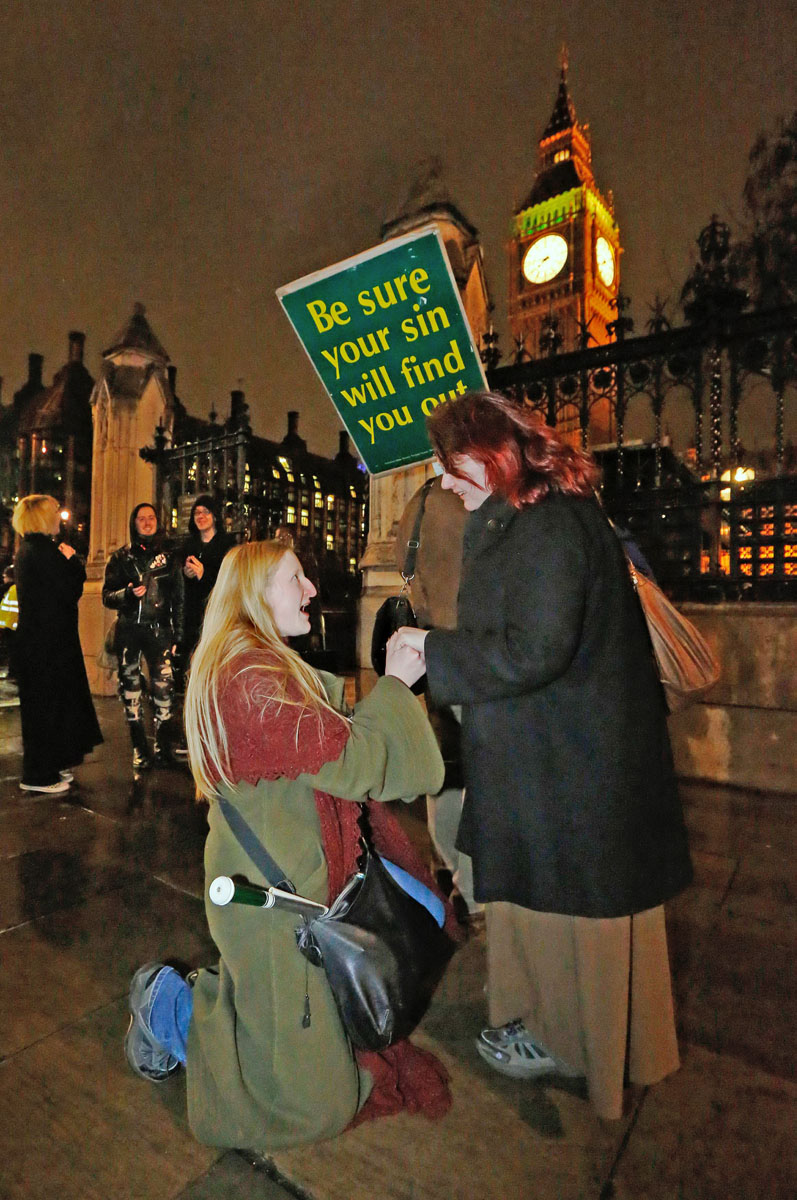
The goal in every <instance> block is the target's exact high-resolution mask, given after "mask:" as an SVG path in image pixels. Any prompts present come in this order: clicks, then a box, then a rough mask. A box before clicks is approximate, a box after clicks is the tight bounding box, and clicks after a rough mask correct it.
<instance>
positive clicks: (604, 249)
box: [595, 237, 614, 287]
mask: <svg viewBox="0 0 797 1200" xmlns="http://www.w3.org/2000/svg"><path fill="white" fill-rule="evenodd" d="M595 265H596V266H597V268H598V277H599V279H600V281H601V283H604V284H605V285H606V287H611V286H612V284H613V283H614V254H613V252H612V248H611V246H610V245H609V243H608V242H607V241H606V238H605V237H599V238H598V240H597V242H596V243H595Z"/></svg>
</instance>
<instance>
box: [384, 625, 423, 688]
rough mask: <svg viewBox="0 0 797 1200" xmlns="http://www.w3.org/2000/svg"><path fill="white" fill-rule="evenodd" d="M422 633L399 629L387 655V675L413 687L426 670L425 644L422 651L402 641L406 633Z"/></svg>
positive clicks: (392, 638) (391, 641) (390, 642)
mask: <svg viewBox="0 0 797 1200" xmlns="http://www.w3.org/2000/svg"><path fill="white" fill-rule="evenodd" d="M407 632H409V633H421V632H423V631H422V630H416V629H412V630H406V629H399V630H397V632H396V633H394V634H393V636H392V637H391V638H390V639H389V641H388V643H387V650H386V653H385V675H393V676H395V678H396V679H400V680H401V682H402V683H406V685H407V687H412V685H413V684H414V683H417V682H418V680H419V679H420V677H421V675H423V673H424V671H425V670H426V659H425V657H424V654H423V642H421V648H420V650H417V649H415V647H413V646H410V645H408V644H407V643H406V642H405V641H402V634H404V633H407Z"/></svg>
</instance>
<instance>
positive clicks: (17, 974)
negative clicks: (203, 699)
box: [0, 687, 797, 1200]
mask: <svg viewBox="0 0 797 1200" xmlns="http://www.w3.org/2000/svg"><path fill="white" fill-rule="evenodd" d="M96 704H97V711H98V715H99V718H100V722H101V725H102V728H103V732H104V734H105V738H106V741H105V744H104V745H103V746H102V747H100V748H99V749H98V751H97V752H95V754H94V755H93V756H92V757H91V759H89V760H87V762H86V763H85V764H84V765H83V766H82V767H80V768H79V769H78V770H77V771H76V783H75V785H74V787H73V789H72V791H71V792H70V793H69V794H68V795H64V796H37V795H33V794H30V793H23V792H21V791H20V790H19V787H18V781H19V773H20V766H21V745H20V739H19V713H18V709H17V708H15V707H14V705H13V695H12V694H10V693H9V691H8V689H7V688H5V687H3V688H0V1200H17V1198H18V1197H19V1198H21V1197H26V1198H30V1200H45V1198H46V1200H49V1198H50V1197H52V1198H56V1197H57V1198H58V1200H95V1198H96V1200H116V1198H119V1200H127V1198H131V1200H132V1198H136V1200H139V1198H140V1200H161V1198H163V1200H166V1198H177V1197H179V1198H180V1200H221V1198H224V1200H238V1198H239V1197H241V1198H243V1197H246V1198H247V1200H261V1198H262V1200H277V1198H278V1197H283V1198H284V1197H287V1196H297V1195H299V1196H304V1197H311V1198H312V1200H361V1198H362V1200H394V1198H395V1200H411V1198H412V1200H444V1198H448V1197H457V1198H462V1200H470V1198H471V1197H472V1198H473V1200H506V1197H509V1196H513V1197H519V1198H520V1200H525V1198H526V1197H538V1196H539V1197H545V1198H546V1200H549V1198H550V1200H554V1198H555V1200H571V1198H573V1200H575V1198H577V1197H578V1198H582V1197H584V1198H586V1197H590V1198H594V1200H611V1198H614V1200H704V1198H705V1200H740V1198H746V1197H750V1198H751V1200H752V1198H753V1197H755V1198H756V1200H759V1198H761V1197H765V1198H767V1200H769V1198H776V1200H779V1198H780V1197H783V1198H784V1200H785V1198H786V1197H789V1198H791V1197H792V1196H793V1195H794V1194H795V1192H797V1171H796V1170H795V1157H794V1154H795V1151H794V1140H795V1139H794V1136H793V1129H794V1127H795V1124H796V1122H795V1116H796V1115H797V1114H795V1102H796V1101H797V1084H796V1083H795V1079H794V1016H795V1004H794V990H795V989H794V968H793V961H794V948H795V887H794V865H793V864H794V831H795V825H797V803H796V802H797V797H789V796H768V795H755V794H750V793H743V792H738V791H731V790H729V789H722V788H714V787H709V786H698V785H688V786H685V788H684V794H685V800H686V803H687V816H688V821H689V825H690V830H691V834H692V845H693V851H694V858H695V866H696V873H697V878H696V882H695V884H694V886H693V887H692V888H690V889H689V891H688V892H686V893H685V894H684V895H683V896H681V897H679V898H678V900H677V901H675V902H674V903H673V904H672V905H671V906H669V910H668V928H669V931H670V940H671V950H672V958H673V968H674V981H675V992H676V1001H677V1010H678V1018H679V1026H680V1032H681V1045H682V1052H683V1066H682V1069H681V1071H680V1072H678V1074H677V1075H675V1076H674V1077H673V1078H672V1079H670V1080H668V1081H666V1082H665V1083H663V1084H661V1085H659V1086H658V1087H656V1088H652V1089H649V1090H644V1089H639V1090H637V1091H635V1092H632V1093H629V1097H628V1100H629V1103H628V1112H627V1115H626V1117H625V1118H624V1119H623V1121H621V1122H618V1123H605V1122H600V1121H599V1120H598V1119H597V1118H595V1117H594V1116H593V1115H592V1113H591V1110H590V1109H589V1107H588V1106H587V1105H586V1104H585V1102H584V1099H583V1096H582V1094H581V1091H580V1084H578V1083H577V1082H576V1083H573V1082H565V1081H549V1082H546V1083H536V1084H529V1083H524V1082H518V1081H515V1080H510V1079H506V1078H504V1077H503V1076H500V1075H497V1074H496V1073H495V1072H493V1071H491V1070H490V1068H489V1067H488V1066H486V1064H484V1063H482V1062H481V1060H480V1059H479V1058H478V1056H477V1055H476V1052H475V1050H474V1049H473V1044H472V1039H473V1036H474V1034H475V1033H476V1032H477V1031H478V1029H479V1027H480V1025H481V1024H483V1019H484V1014H485V1003H484V994H483V984H484V940H483V939H484V935H483V933H476V934H475V935H474V936H473V937H471V939H470V940H469V942H468V944H467V945H466V946H465V947H464V949H463V950H461V951H460V952H459V953H458V954H457V955H456V956H455V958H454V960H453V962H452V965H451V968H450V970H449V973H448V975H447V976H446V979H445V980H444V981H443V984H442V986H441V988H440V991H439V993H438V995H437V997H436V999H435V1002H434V1004H433V1006H432V1009H431V1010H430V1012H429V1014H428V1015H427V1017H426V1019H425V1021H424V1023H423V1026H422V1029H421V1031H420V1034H419V1040H420V1041H421V1042H422V1044H424V1045H427V1046H430V1047H432V1048H434V1049H435V1050H436V1052H437V1053H438V1054H439V1055H440V1056H441V1057H442V1058H443V1060H444V1062H445V1063H446V1065H447V1066H448V1068H449V1070H450V1072H451V1076H452V1086H453V1094H454V1107H453V1109H452V1112H451V1113H450V1114H449V1115H448V1116H447V1117H446V1118H445V1120H444V1121H442V1122H440V1123H437V1124H431V1123H428V1122H426V1121H425V1120H423V1119H422V1118H417V1117H416V1118H413V1117H406V1116H401V1117H398V1118H392V1119H390V1120H384V1121H380V1122H374V1123H371V1124H369V1125H366V1126H363V1127H361V1128H360V1129H358V1130H356V1131H354V1132H353V1133H349V1134H346V1135H344V1136H343V1137H340V1138H338V1139H336V1140H335V1141H333V1142H327V1143H323V1144H322V1145H319V1146H316V1147H309V1148H304V1149H302V1150H301V1151H292V1152H283V1153H280V1154H278V1155H276V1156H275V1158H274V1162H273V1166H272V1173H271V1177H270V1176H269V1174H267V1173H266V1172H265V1171H264V1170H263V1169H262V1168H261V1167H257V1168H256V1167H254V1166H253V1165H251V1164H250V1163H249V1162H247V1161H246V1160H245V1159H244V1158H242V1157H241V1156H239V1155H237V1154H235V1153H232V1152H224V1151H220V1150H218V1149H214V1148H211V1147H205V1146H200V1145H199V1144H198V1143H196V1142H195V1141H194V1139H193V1138H192V1136H191V1134H190V1132H189V1130H188V1126H187V1121H186V1112H185V1086H184V1080H183V1079H182V1078H177V1079H175V1080H171V1081H169V1082H168V1083H167V1084H166V1085H164V1086H161V1087H154V1086H153V1085H150V1084H147V1083H145V1082H144V1081H142V1080H140V1079H138V1078H137V1077H136V1076H134V1075H133V1074H132V1072H130V1071H129V1069H128V1068H127V1066H126V1063H125V1060H124V1055H123V1052H122V1038H123V1035H124V1031H125V1028H126V997H127V986H128V982H129V978H130V975H131V974H132V972H133V971H134V970H135V969H136V968H137V967H138V966H139V965H140V964H141V963H142V962H145V961H147V960H151V959H168V960H170V961H173V962H178V963H183V964H186V965H191V966H195V965H200V964H203V963H206V962H209V961H212V960H213V958H214V957H215V955H214V949H213V945H212V943H211V941H210V939H209V937H208V934H207V930H206V928H205V922H204V913H203V908H202V901H201V895H202V886H203V875H202V846H203V841H204V834H205V811H204V809H203V808H202V807H201V806H198V805H196V804H195V803H194V801H193V795H192V786H191V781H190V778H189V776H188V773H187V771H185V770H171V771H164V770H160V771H155V772H152V773H151V774H150V775H148V776H146V777H145V778H144V781H143V782H142V783H141V784H140V785H134V784H133V780H132V770H131V767H130V749H129V744H128V739H127V734H126V730H125V728H124V723H123V720H122V712H121V706H120V705H119V704H118V702H117V701H116V700H113V699H105V700H97V701H96ZM405 817H406V821H407V825H408V828H409V829H410V832H411V833H412V835H413V837H414V838H415V840H416V841H417V842H418V843H419V844H424V840H425V826H424V823H423V812H422V807H421V805H420V803H419V804H416V805H413V806H412V807H411V808H410V809H409V810H408V811H407V812H406V813H405Z"/></svg>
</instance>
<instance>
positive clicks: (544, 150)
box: [508, 51, 622, 358]
mask: <svg viewBox="0 0 797 1200" xmlns="http://www.w3.org/2000/svg"><path fill="white" fill-rule="evenodd" d="M621 253H622V250H621V246H620V233H619V230H618V227H617V222H616V221H615V218H614V202H613V198H612V194H611V192H609V194H608V198H604V196H603V195H602V194H601V192H600V191H599V189H598V186H597V184H596V182H595V177H594V175H593V171H592V148H591V145H590V133H589V126H588V125H585V124H581V123H579V121H578V120H577V118H576V110H575V107H574V105H573V101H572V100H571V98H570V92H569V90H568V86H567V57H566V52H565V51H563V52H562V62H561V72H560V78H559V90H558V93H557V96H556V103H555V104H554V108H553V112H552V113H551V117H550V120H549V121H548V124H547V125H546V127H545V129H544V130H543V134H542V137H541V138H540V141H539V146H538V163H537V174H536V176H535V178H534V182H533V184H532V187H531V191H530V192H529V194H528V196H527V197H526V199H525V201H524V202H523V204H522V205H521V207H520V209H519V210H518V211H517V212H516V213H515V215H514V219H513V228H512V237H511V240H510V243H509V306H508V317H509V326H510V329H511V332H512V336H513V338H514V339H515V344H516V346H517V349H518V352H523V351H525V353H526V354H527V355H529V356H530V357H531V358H537V357H540V356H542V355H544V354H546V353H548V352H550V349H551V348H552V345H553V346H554V347H557V348H558V349H559V350H560V351H562V352H567V351H570V350H577V349H579V348H580V347H582V346H585V345H587V344H589V345H602V344H603V343H605V342H608V341H611V340H612V339H611V335H610V333H609V330H608V325H609V323H610V322H611V321H612V320H614V318H615V316H616V298H617V293H618V289H619V283H620V255H621ZM552 334H553V338H554V341H553V343H552V341H551V336H552Z"/></svg>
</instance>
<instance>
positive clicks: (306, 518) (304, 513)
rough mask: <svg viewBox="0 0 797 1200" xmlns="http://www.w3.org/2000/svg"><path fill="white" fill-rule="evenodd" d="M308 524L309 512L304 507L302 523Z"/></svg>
mask: <svg viewBox="0 0 797 1200" xmlns="http://www.w3.org/2000/svg"><path fill="white" fill-rule="evenodd" d="M309 524H310V514H309V512H308V511H307V509H306V508H303V509H302V525H304V526H305V527H306V526H308V525H309Z"/></svg>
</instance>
